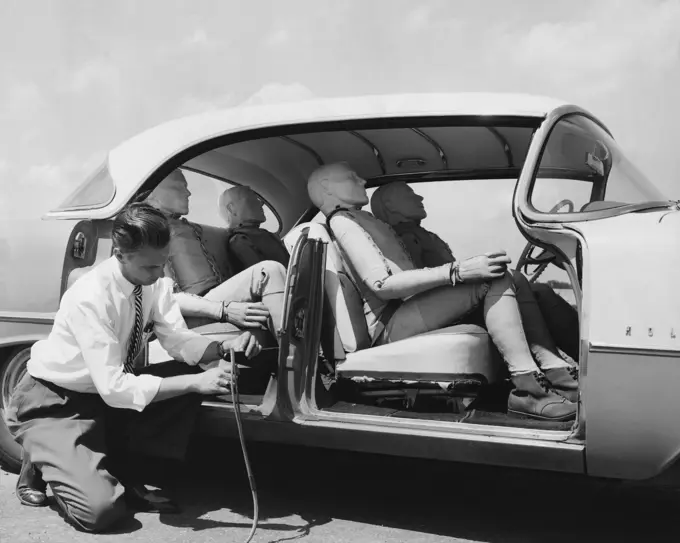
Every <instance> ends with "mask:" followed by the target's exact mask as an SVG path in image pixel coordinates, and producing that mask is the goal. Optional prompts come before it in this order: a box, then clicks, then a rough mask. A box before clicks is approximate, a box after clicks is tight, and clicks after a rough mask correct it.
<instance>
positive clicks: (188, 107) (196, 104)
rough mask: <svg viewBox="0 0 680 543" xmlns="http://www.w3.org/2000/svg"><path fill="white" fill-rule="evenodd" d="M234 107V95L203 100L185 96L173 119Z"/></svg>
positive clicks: (178, 105) (229, 94)
mask: <svg viewBox="0 0 680 543" xmlns="http://www.w3.org/2000/svg"><path fill="white" fill-rule="evenodd" d="M232 105H234V94H233V93H228V94H225V95H223V96H218V97H215V98H201V97H198V96H185V97H184V98H182V99H181V100H180V101H179V103H178V104H177V107H176V108H175V112H174V115H172V116H173V117H184V116H186V115H194V114H198V113H205V112H208V111H215V110H217V109H223V108H226V107H230V106H232Z"/></svg>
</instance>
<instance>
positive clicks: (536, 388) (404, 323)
mask: <svg viewBox="0 0 680 543" xmlns="http://www.w3.org/2000/svg"><path fill="white" fill-rule="evenodd" d="M479 303H483V309H484V319H485V322H486V327H487V330H488V331H489V335H490V336H491V339H492V340H493V342H494V344H495V345H496V347H497V348H498V350H499V352H500V354H501V356H502V357H503V359H504V360H505V362H506V364H507V366H508V369H509V371H510V374H511V377H512V381H513V383H514V385H515V387H516V389H515V390H513V391H512V393H511V394H510V397H509V399H508V410H509V411H510V412H512V413H515V414H520V415H523V416H530V417H534V418H540V419H545V420H560V421H561V420H569V419H572V418H573V417H574V416H575V413H576V406H575V404H573V403H572V402H571V401H569V400H568V399H567V398H566V396H565V395H564V394H563V393H562V391H560V390H555V389H554V388H553V386H552V384H551V382H548V381H547V380H546V376H545V375H543V374H542V373H541V372H540V371H539V369H538V367H537V366H536V363H535V362H534V359H533V357H532V355H531V351H530V349H529V345H528V343H527V340H526V336H525V334H524V329H523V326H522V319H521V316H520V312H519V308H518V305H517V300H516V298H515V286H514V283H513V280H512V278H511V276H510V275H509V274H506V275H505V276H504V277H502V278H500V279H496V280H494V281H491V282H490V283H478V284H463V285H456V286H455V287H441V288H437V289H433V290H431V291H428V292H425V293H422V294H418V295H416V296H413V297H411V298H409V299H408V300H406V301H405V302H404V303H403V304H402V305H401V306H400V307H399V309H397V311H396V312H395V314H394V315H393V317H392V318H391V319H390V322H389V323H388V325H387V326H386V328H385V330H384V332H383V333H382V334H381V337H380V338H379V340H378V342H379V343H390V342H392V341H397V340H399V339H404V338H407V337H412V336H414V335H417V334H421V333H424V332H429V331H431V330H437V329H439V328H443V327H445V326H449V325H452V324H454V323H456V322H458V321H460V320H461V319H462V318H463V317H465V316H466V315H467V314H468V313H469V312H470V311H471V310H473V309H474V308H475V307H476V306H477V305H478V304H479Z"/></svg>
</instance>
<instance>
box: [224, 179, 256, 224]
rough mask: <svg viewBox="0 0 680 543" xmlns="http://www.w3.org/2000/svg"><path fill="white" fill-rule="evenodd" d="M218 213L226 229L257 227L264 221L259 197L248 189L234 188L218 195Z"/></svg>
mask: <svg viewBox="0 0 680 543" xmlns="http://www.w3.org/2000/svg"><path fill="white" fill-rule="evenodd" d="M218 205H219V211H220V215H221V216H222V219H224V222H226V223H227V227H228V228H237V227H239V226H259V225H260V224H262V223H263V222H264V221H265V216H264V206H263V204H262V200H260V197H259V196H258V195H257V194H255V192H254V191H252V190H251V189H250V188H249V187H243V186H236V187H232V188H230V189H227V190H225V191H224V192H223V193H222V194H220V198H219V202H218Z"/></svg>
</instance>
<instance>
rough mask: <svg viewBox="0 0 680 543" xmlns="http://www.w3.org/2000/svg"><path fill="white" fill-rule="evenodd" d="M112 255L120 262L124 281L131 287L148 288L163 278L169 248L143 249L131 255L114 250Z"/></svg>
mask: <svg viewBox="0 0 680 543" xmlns="http://www.w3.org/2000/svg"><path fill="white" fill-rule="evenodd" d="M114 254H115V256H116V258H117V259H118V262H120V270H121V272H122V273H123V277H125V279H127V280H128V281H130V283H132V284H133V285H142V286H148V285H153V284H154V283H155V282H156V281H158V279H160V278H161V277H163V275H164V273H163V269H164V268H165V263H166V262H167V261H168V258H169V256H170V247H169V246H168V247H164V248H163V249H156V248H154V247H143V248H141V249H140V250H139V251H135V252H133V253H122V252H121V251H120V250H119V249H118V248H116V249H114Z"/></svg>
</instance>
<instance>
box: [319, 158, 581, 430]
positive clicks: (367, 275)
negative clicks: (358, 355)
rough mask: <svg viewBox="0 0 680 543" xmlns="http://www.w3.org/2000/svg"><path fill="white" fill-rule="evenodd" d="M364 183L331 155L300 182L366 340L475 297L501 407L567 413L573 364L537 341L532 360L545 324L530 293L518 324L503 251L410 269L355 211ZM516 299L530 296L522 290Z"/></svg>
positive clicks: (452, 317)
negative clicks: (351, 285)
mask: <svg viewBox="0 0 680 543" xmlns="http://www.w3.org/2000/svg"><path fill="white" fill-rule="evenodd" d="M365 184H366V182H365V181H364V180H363V179H362V178H361V177H359V176H358V175H357V174H356V172H354V171H353V170H352V169H351V168H350V167H349V166H348V165H347V164H346V163H336V164H330V165H326V166H321V167H319V168H317V169H316V170H315V171H314V172H313V173H312V174H311V176H310V177H309V181H308V185H307V188H308V192H309V196H310V199H311V200H312V203H314V205H316V206H317V207H318V208H319V210H320V211H321V212H322V213H323V214H324V215H325V216H326V224H327V225H328V227H329V229H330V231H331V234H332V236H333V238H334V240H335V241H336V243H337V245H338V246H339V248H340V250H341V251H342V254H343V255H344V257H345V262H346V263H347V265H348V268H349V271H350V273H351V275H352V276H353V277H354V280H355V283H356V285H357V287H358V288H359V290H360V292H361V294H362V297H363V299H364V314H365V316H366V324H367V326H368V330H369V334H370V336H371V340H372V344H373V345H381V344H386V343H390V342H394V341H398V340H400V339H405V338H408V337H412V336H415V335H417V334H422V333H425V332H428V331H431V330H437V329H440V328H443V327H445V326H449V325H451V324H454V323H456V322H460V321H461V320H462V319H463V318H464V317H465V316H466V315H468V314H469V313H470V312H472V311H474V310H475V309H476V308H478V307H479V306H480V305H481V306H482V309H483V317H484V321H485V326H486V328H487V330H488V332H489V335H490V336H491V339H492V340H493V342H494V344H495V345H496V347H497V348H498V350H499V352H500V354H501V356H502V357H503V359H504V361H505V363H506V365H507V366H508V370H509V372H510V377H511V380H512V383H513V384H514V386H515V388H514V389H513V390H512V392H511V393H510V396H509V398H508V412H509V413H512V414H515V415H520V416H528V417H532V418H538V419H543V420H553V421H563V420H570V419H573V418H574V417H575V415H576V403H574V402H575V401H576V399H577V394H578V381H577V377H576V375H575V372H574V371H572V370H573V368H571V366H570V365H569V364H567V362H565V361H564V360H563V359H562V358H561V357H560V356H559V355H557V354H556V353H553V352H550V350H548V349H545V348H544V349H541V356H540V357H537V360H534V357H533V355H532V352H531V350H530V347H529V343H532V344H535V345H537V346H545V345H546V344H547V339H548V338H547V337H546V335H547V330H546V328H545V323H544V322H543V321H542V319H541V317H540V311H539V310H538V307H536V301H535V300H533V306H534V307H533V308H529V309H531V310H530V311H527V316H529V317H530V319H528V321H527V323H526V324H524V325H523V322H522V318H521V316H520V312H519V308H518V297H520V296H521V295H524V296H526V293H524V294H523V293H522V292H521V289H517V288H516V287H515V285H514V283H513V281H512V277H511V276H510V274H509V273H508V272H507V265H508V264H509V263H510V258H508V256H507V255H506V254H505V252H504V251H497V252H493V253H487V254H485V255H480V256H477V257H473V258H470V259H467V260H465V261H463V262H460V263H458V262H455V263H454V262H448V263H446V264H443V265H441V266H437V267H435V268H424V269H417V268H416V267H415V266H414V264H413V261H412V259H411V257H410V255H409V254H408V252H407V250H406V249H405V247H404V246H403V244H402V243H401V242H400V240H399V238H398V236H397V235H396V234H395V233H394V230H392V228H391V227H390V226H389V225H388V224H386V223H384V222H382V221H380V220H378V219H376V218H375V217H374V216H373V215H371V214H370V213H367V212H365V211H360V209H361V207H363V206H365V205H366V204H368V195H367V194H366V188H365ZM522 301H523V302H524V301H526V303H527V304H529V303H531V299H528V298H527V299H526V300H522ZM525 332H526V334H525Z"/></svg>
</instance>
